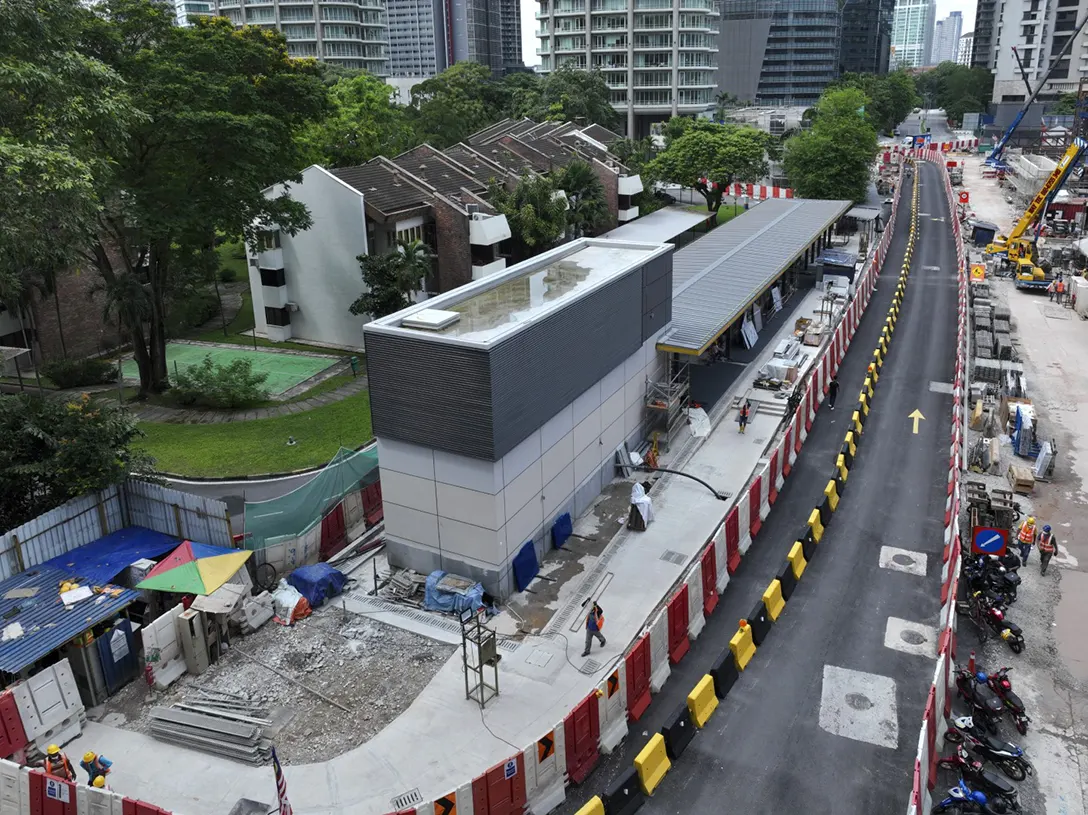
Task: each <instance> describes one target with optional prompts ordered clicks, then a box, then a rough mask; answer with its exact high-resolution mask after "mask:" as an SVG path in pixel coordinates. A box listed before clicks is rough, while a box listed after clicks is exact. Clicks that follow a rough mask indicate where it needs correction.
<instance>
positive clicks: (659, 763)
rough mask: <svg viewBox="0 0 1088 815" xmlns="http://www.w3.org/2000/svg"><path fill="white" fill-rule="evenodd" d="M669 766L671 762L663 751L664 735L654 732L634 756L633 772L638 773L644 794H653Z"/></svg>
mask: <svg viewBox="0 0 1088 815" xmlns="http://www.w3.org/2000/svg"><path fill="white" fill-rule="evenodd" d="M670 767H672V762H671V761H669V756H668V753H667V752H666V751H665V737H664V736H662V735H661V734H660V733H655V734H654V735H653V736H652V737H651V738H650V740H649V741H648V742H646V746H645V747H643V748H642V750H640V751H639V754H638V755H637V756H635V772H637V773H638V784H639V786H640V787H642V791H643V792H644V793H646V795H653V794H654V790H656V789H657V788H658V786H659V785H660V784H661V782H662V780H663V779H664V778H665V773H667V772H668V771H669V768H670Z"/></svg>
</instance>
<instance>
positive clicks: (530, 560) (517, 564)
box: [510, 541, 540, 591]
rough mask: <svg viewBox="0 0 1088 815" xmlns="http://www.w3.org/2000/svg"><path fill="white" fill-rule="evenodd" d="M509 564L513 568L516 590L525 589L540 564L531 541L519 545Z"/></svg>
mask: <svg viewBox="0 0 1088 815" xmlns="http://www.w3.org/2000/svg"><path fill="white" fill-rule="evenodd" d="M510 565H511V566H512V567H513V569H514V582H515V583H516V584H517V587H518V591H525V589H526V588H527V587H528V586H529V584H530V583H532V582H533V578H534V577H536V575H537V572H539V571H540V564H539V563H537V560H536V547H535V546H533V542H532V541H529V542H528V543H526V544H525V545H524V546H522V547H521V551H520V552H518V553H517V554H516V555H514V561H513V563H511V564H510Z"/></svg>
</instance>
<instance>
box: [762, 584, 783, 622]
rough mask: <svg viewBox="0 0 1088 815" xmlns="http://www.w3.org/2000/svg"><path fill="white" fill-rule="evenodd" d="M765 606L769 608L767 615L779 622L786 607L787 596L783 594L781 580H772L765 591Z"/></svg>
mask: <svg viewBox="0 0 1088 815" xmlns="http://www.w3.org/2000/svg"><path fill="white" fill-rule="evenodd" d="M763 607H764V608H765V609H767V616H768V617H770V618H771V619H772V620H774V621H776V622H777V621H778V617H779V615H781V614H782V610H783V609H784V608H785V607H786V598H784V597H783V596H782V583H781V582H780V581H779V580H777V579H775V580H772V581H771V585H769V586H767V590H766V591H764V592H763Z"/></svg>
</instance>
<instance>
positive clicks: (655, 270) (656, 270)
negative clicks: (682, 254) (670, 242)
mask: <svg viewBox="0 0 1088 815" xmlns="http://www.w3.org/2000/svg"><path fill="white" fill-rule="evenodd" d="M674 251H675V250H670V251H669V252H668V253H667V254H664V255H660V256H659V257H656V258H654V259H653V260H651V261H650V262H649V263H647V264H646V265H645V266H643V267H642V285H644V286H645V285H647V284H649V283H653V282H654V281H655V280H658V279H659V278H662V277H664V276H665V275H667V274H671V273H672V256H673V252H674Z"/></svg>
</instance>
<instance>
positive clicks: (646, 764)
mask: <svg viewBox="0 0 1088 815" xmlns="http://www.w3.org/2000/svg"><path fill="white" fill-rule="evenodd" d="M671 767H672V762H671V761H669V756H668V751H667V750H666V749H665V737H664V736H663V735H661V734H660V733H655V734H654V735H652V736H651V737H650V740H649V741H648V742H646V746H645V747H643V748H642V749H641V750H640V751H639V754H638V755H637V756H635V772H636V773H637V775H638V783H639V787H640V788H641V789H642V792H643V793H644V794H646V795H653V794H654V790H656V789H657V788H658V787H659V786H660V785H661V782H662V781H663V780H664V779H665V773H667V772H668V771H669V769H670V768H671ZM602 811H603V810H602Z"/></svg>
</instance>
